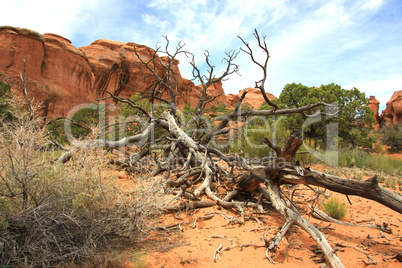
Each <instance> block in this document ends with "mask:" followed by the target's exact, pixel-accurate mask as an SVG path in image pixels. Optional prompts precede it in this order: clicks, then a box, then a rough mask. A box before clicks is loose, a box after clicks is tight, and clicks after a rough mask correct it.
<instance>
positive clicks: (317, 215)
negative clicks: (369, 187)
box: [308, 204, 392, 234]
mask: <svg viewBox="0 0 402 268" xmlns="http://www.w3.org/2000/svg"><path fill="white" fill-rule="evenodd" d="M308 207H309V208H310V209H311V211H312V214H311V215H312V216H313V217H314V218H317V219H319V220H324V221H327V222H333V223H336V224H339V225H343V226H352V227H367V228H372V229H377V230H380V231H384V232H386V233H389V234H392V230H391V228H390V227H389V226H388V225H386V224H384V225H381V224H356V223H350V222H343V221H340V220H337V219H334V218H332V217H331V216H329V215H327V214H325V213H324V212H322V211H320V210H318V209H316V208H313V207H312V206H310V204H308Z"/></svg>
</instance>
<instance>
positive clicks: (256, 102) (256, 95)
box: [226, 88, 276, 109]
mask: <svg viewBox="0 0 402 268" xmlns="http://www.w3.org/2000/svg"><path fill="white" fill-rule="evenodd" d="M245 90H248V93H247V95H246V97H245V98H244V100H243V102H242V104H245V103H248V104H249V105H250V106H251V107H252V108H253V109H258V108H259V107H260V106H261V105H262V104H263V103H264V102H265V100H264V97H263V96H262V93H261V91H260V90H259V89H256V88H245V89H243V90H241V91H240V92H239V93H238V94H237V95H235V94H228V95H226V99H227V103H228V105H229V106H232V107H233V106H235V105H236V104H237V102H238V101H239V99H240V97H241V95H242V94H243V92H244V91H245ZM267 97H268V99H270V100H273V99H276V97H275V96H274V95H272V94H271V93H267Z"/></svg>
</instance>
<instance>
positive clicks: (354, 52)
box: [0, 0, 402, 111]
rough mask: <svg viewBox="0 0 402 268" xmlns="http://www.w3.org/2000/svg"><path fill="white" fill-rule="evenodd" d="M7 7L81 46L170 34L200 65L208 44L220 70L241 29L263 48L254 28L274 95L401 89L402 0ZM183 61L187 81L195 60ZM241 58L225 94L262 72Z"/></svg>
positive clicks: (149, 40) (25, 22)
mask: <svg viewBox="0 0 402 268" xmlns="http://www.w3.org/2000/svg"><path fill="white" fill-rule="evenodd" d="M0 6H1V7H2V15H1V16H0V25H11V26H15V27H24V28H29V29H32V30H36V31H38V32H39V33H41V34H44V33H55V34H59V35H61V36H64V37H66V38H68V39H70V40H71V41H72V43H73V45H75V46H76V47H80V46H86V45H89V44H90V43H91V42H93V41H95V40H97V39H102V38H103V39H110V40H116V41H122V42H135V43H139V44H145V45H148V46H150V47H153V48H154V47H155V45H156V44H157V42H160V41H163V40H164V39H163V37H162V36H163V35H166V36H167V37H168V38H169V40H170V42H171V44H173V45H175V44H177V43H178V42H179V41H183V42H184V43H186V50H188V51H191V52H193V53H195V55H196V61H197V62H198V63H199V65H200V66H202V60H203V53H204V50H208V51H209V53H210V55H211V57H212V58H213V59H214V64H216V69H217V70H218V71H219V70H220V68H222V66H221V59H222V58H223V57H224V53H225V51H230V50H233V49H239V48H240V47H241V46H242V43H241V41H240V40H239V39H238V38H237V36H241V37H242V38H243V39H245V40H246V41H247V42H249V43H250V44H251V45H256V43H255V42H254V39H253V35H252V33H253V30H254V29H255V28H256V29H257V30H258V32H259V33H260V35H264V36H266V38H267V39H266V40H267V44H268V48H269V51H270V54H271V58H270V61H269V67H268V80H267V84H266V89H267V91H268V92H270V93H273V94H274V95H276V96H279V94H280V92H281V90H282V89H283V87H284V86H285V85H286V84H287V83H292V82H296V83H302V84H304V85H307V86H320V85H321V84H328V83H332V82H334V83H336V84H339V85H341V86H342V87H343V88H345V89H350V88H352V87H357V88H358V89H359V90H360V91H363V92H365V93H366V95H367V96H370V95H374V96H376V98H377V99H378V100H380V102H381V107H380V111H381V110H382V109H384V108H385V103H386V102H387V101H388V100H389V99H390V97H391V95H392V93H393V92H394V91H397V90H402V1H400V0H355V1H342V0H328V1H325V0H289V1H285V0H283V1H281V0H264V1H263V0H261V1H257V0H247V1H244V0H230V1H229V0H228V1H218V0H215V1H212V0H195V1H190V0H170V1H163V0H149V1H143V0H136V1H128V0H86V1H79V0H70V1H54V0H52V1H48V0H36V1H28V0H13V1H10V0H0ZM256 52H257V50H256ZM179 60H180V62H181V63H180V65H179V66H180V70H181V72H182V75H183V76H184V77H185V78H188V79H190V78H191V76H190V75H191V69H190V67H189V65H188V61H189V59H187V58H185V57H181V58H179ZM236 63H237V64H238V65H239V66H240V75H241V76H238V75H236V74H235V75H232V76H231V77H230V79H229V80H228V81H225V82H224V84H223V86H224V88H225V91H226V93H237V92H239V90H241V89H243V88H246V87H253V86H254V85H255V83H254V81H256V80H259V79H261V71H260V70H259V69H258V68H257V67H256V66H255V65H253V64H252V63H251V61H250V60H249V58H248V56H247V55H245V54H240V55H239V56H238V58H237V60H236Z"/></svg>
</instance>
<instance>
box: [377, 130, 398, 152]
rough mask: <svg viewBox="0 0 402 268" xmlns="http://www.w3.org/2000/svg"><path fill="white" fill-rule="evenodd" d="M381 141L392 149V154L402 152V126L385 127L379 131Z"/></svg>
mask: <svg viewBox="0 0 402 268" xmlns="http://www.w3.org/2000/svg"><path fill="white" fill-rule="evenodd" d="M378 133H379V135H380V141H381V142H382V144H384V145H388V146H390V147H391V150H390V151H391V152H397V151H399V150H402V125H398V126H391V127H385V128H382V129H380V130H379V131H378Z"/></svg>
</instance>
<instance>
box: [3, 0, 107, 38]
mask: <svg viewBox="0 0 402 268" xmlns="http://www.w3.org/2000/svg"><path fill="white" fill-rule="evenodd" d="M100 3H101V1H97V0H87V1H80V0H70V1H68V2H60V1H50V0H37V1H22V0H13V1H4V2H3V3H2V4H1V6H2V11H3V12H2V14H1V16H0V25H10V26H15V27H23V28H29V29H32V30H36V31H38V32H40V33H41V34H44V33H47V32H50V33H55V34H59V35H62V36H64V37H66V38H71V37H72V35H73V33H74V32H75V31H76V27H77V26H78V24H79V22H80V21H82V20H83V19H85V18H86V17H87V15H88V13H90V12H91V11H92V10H94V9H95V8H96V7H97V6H98V5H99V4H100Z"/></svg>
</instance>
